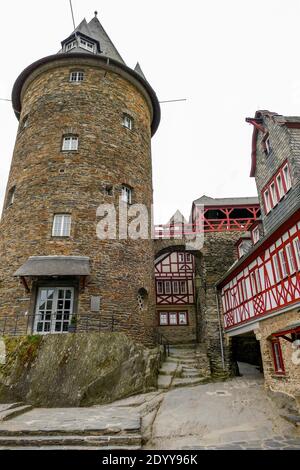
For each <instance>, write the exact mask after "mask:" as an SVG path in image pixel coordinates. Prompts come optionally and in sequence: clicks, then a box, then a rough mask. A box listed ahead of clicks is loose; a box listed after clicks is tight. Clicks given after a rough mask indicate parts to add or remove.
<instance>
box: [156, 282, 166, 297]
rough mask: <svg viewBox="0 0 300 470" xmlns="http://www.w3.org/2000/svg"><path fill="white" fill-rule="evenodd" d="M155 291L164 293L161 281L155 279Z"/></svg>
mask: <svg viewBox="0 0 300 470" xmlns="http://www.w3.org/2000/svg"><path fill="white" fill-rule="evenodd" d="M156 292H157V294H158V295H161V294H163V293H164V284H163V281H157V283H156Z"/></svg>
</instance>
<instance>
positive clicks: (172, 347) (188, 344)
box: [170, 343, 196, 349]
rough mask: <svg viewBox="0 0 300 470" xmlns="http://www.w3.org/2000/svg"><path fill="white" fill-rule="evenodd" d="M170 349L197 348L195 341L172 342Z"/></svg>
mask: <svg viewBox="0 0 300 470" xmlns="http://www.w3.org/2000/svg"><path fill="white" fill-rule="evenodd" d="M170 349H196V344H195V343H184V344H170Z"/></svg>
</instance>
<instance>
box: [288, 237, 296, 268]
mask: <svg viewBox="0 0 300 470" xmlns="http://www.w3.org/2000/svg"><path fill="white" fill-rule="evenodd" d="M286 256H287V260H288V265H289V269H290V274H294V272H295V271H296V263H295V260H294V255H293V250H292V245H291V244H290V243H288V244H287V245H286Z"/></svg>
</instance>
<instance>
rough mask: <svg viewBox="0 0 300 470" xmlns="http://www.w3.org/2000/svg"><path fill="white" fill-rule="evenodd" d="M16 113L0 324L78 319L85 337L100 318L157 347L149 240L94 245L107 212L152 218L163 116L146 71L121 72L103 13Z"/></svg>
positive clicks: (26, 77) (28, 87) (35, 83)
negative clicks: (154, 142) (140, 212)
mask: <svg viewBox="0 0 300 470" xmlns="http://www.w3.org/2000/svg"><path fill="white" fill-rule="evenodd" d="M13 107H14V110H15V112H16V115H17V118H18V119H19V121H20V125H19V129H18V134H17V138H16V144H15V149H14V154H13V159H12V164H11V170H10V174H9V179H8V184H7V191H6V197H5V203H4V209H3V214H2V219H1V225H0V234H1V239H0V256H1V262H0V276H1V278H0V318H1V317H6V316H10V317H15V316H16V315H17V316H19V317H20V318H21V319H22V318H25V319H26V322H27V327H26V328H27V329H28V330H30V331H33V332H41V333H45V332H57V333H59V332H64V331H68V326H69V322H70V319H71V316H72V314H78V317H77V318H78V320H77V328H81V327H84V325H87V326H88V328H98V327H99V319H100V320H101V328H110V327H111V325H112V323H113V324H114V329H115V330H117V331H124V332H128V333H129V334H130V335H132V336H133V338H135V339H136V340H138V341H142V342H144V343H146V344H148V343H151V342H152V338H153V326H154V324H155V318H154V315H155V308H154V304H155V299H154V273H153V271H154V267H153V243H152V240H151V238H150V237H148V239H145V237H144V239H141V238H140V239H137V240H132V239H129V238H128V239H126V238H124V237H123V238H122V239H120V238H119V236H118V232H117V235H116V238H115V239H114V238H112V239H111V238H110V239H104V240H103V239H99V237H98V236H97V224H98V223H99V222H100V221H101V217H99V215H102V216H103V215H104V214H105V212H104V211H103V209H101V210H100V212H98V216H97V208H98V207H99V206H100V205H101V204H112V205H113V207H115V209H116V214H117V215H118V213H119V206H121V207H122V208H123V209H124V210H126V209H128V210H130V208H131V207H132V204H135V203H139V204H143V205H144V206H145V207H146V208H147V210H148V212H149V214H150V213H151V211H150V209H151V204H152V164H151V136H152V135H153V134H154V133H155V132H156V130H157V128H158V125H159V121H160V107H159V102H158V100H157V97H156V94H155V92H154V91H153V89H152V88H151V86H150V85H149V83H148V82H147V80H146V79H145V76H144V74H143V72H142V71H141V68H140V66H139V64H137V66H136V68H135V69H134V70H133V69H131V68H129V67H128V66H127V65H126V64H125V63H124V61H123V59H122V57H121V56H120V54H119V53H118V51H117V49H116V48H115V46H114V45H113V43H112V41H111V40H110V38H109V37H108V35H107V34H106V32H105V31H104V29H103V27H102V25H101V24H100V22H99V20H98V18H97V16H95V17H94V18H93V19H92V20H91V21H90V22H89V23H87V21H86V20H83V21H82V22H81V24H80V25H79V26H78V27H77V28H76V30H75V31H74V32H73V33H72V35H71V36H69V37H68V38H67V39H66V40H64V41H63V42H62V48H61V50H60V51H59V53H58V54H55V55H51V56H48V57H45V58H43V59H41V60H38V61H37V62H35V63H33V64H32V65H30V66H29V67H27V68H26V69H25V70H24V71H23V72H22V73H21V75H20V76H19V77H18V79H17V81H16V83H15V85H14V88H13ZM120 200H121V202H120ZM150 233H151V226H150V224H149V234H150ZM12 324H14V323H12ZM18 325H20V323H18Z"/></svg>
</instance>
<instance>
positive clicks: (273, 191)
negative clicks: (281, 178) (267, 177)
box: [269, 180, 278, 207]
mask: <svg viewBox="0 0 300 470" xmlns="http://www.w3.org/2000/svg"><path fill="white" fill-rule="evenodd" d="M269 189H270V193H271V197H272V203H273V207H274V206H276V205H277V204H278V196H277V191H276V183H275V180H274V181H272V182H271V183H270V188H269Z"/></svg>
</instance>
